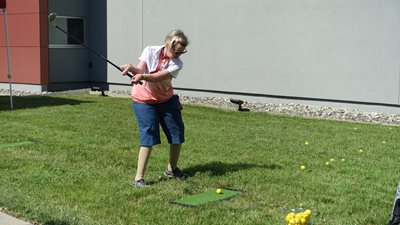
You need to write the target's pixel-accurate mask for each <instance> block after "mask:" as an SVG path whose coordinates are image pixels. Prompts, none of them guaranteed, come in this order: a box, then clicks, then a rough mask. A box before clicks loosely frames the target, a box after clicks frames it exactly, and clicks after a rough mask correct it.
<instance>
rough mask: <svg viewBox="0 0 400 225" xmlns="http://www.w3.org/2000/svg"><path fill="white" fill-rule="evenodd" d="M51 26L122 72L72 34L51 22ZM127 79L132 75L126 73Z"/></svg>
mask: <svg viewBox="0 0 400 225" xmlns="http://www.w3.org/2000/svg"><path fill="white" fill-rule="evenodd" d="M51 24H53V25H54V26H55V27H56V28H57V29H58V30H60V31H61V32H63V33H64V34H66V35H68V37H70V38H72V39H74V41H76V42H78V43H79V44H81V45H83V46H84V47H85V48H87V49H89V50H90V51H91V52H93V53H94V54H95V55H97V56H98V57H100V58H101V59H103V60H105V61H106V62H108V63H110V64H111V65H112V66H114V67H115V68H117V69H118V70H119V71H121V72H122V69H121V68H120V67H119V66H117V65H115V64H114V63H113V62H111V61H110V60H108V59H107V58H106V57H104V56H102V55H100V54H99V53H97V52H96V51H95V50H93V49H91V48H90V47H88V46H87V45H85V44H84V43H83V42H82V41H81V40H79V39H78V38H76V37H75V36H73V35H72V34H70V33H68V32H67V31H65V30H63V29H61V28H60V27H59V26H57V25H56V24H54V23H53V22H51ZM126 75H127V76H128V77H130V78H132V77H133V75H131V74H129V73H127V74H126Z"/></svg>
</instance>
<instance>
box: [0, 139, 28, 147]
mask: <svg viewBox="0 0 400 225" xmlns="http://www.w3.org/2000/svg"><path fill="white" fill-rule="evenodd" d="M33 143H34V142H32V141H21V142H16V143H9V144H0V148H8V147H14V146H20V145H30V144H33Z"/></svg>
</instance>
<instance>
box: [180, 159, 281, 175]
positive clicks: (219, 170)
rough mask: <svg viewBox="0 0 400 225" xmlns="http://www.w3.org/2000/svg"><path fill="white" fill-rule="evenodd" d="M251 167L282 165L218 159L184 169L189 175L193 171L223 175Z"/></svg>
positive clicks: (264, 167)
mask: <svg viewBox="0 0 400 225" xmlns="http://www.w3.org/2000/svg"><path fill="white" fill-rule="evenodd" d="M251 168H263V169H268V170H276V169H277V170H279V169H282V166H280V165H277V164H269V165H260V164H256V163H224V162H220V161H214V162H210V163H207V164H203V165H197V166H193V167H188V168H185V170H184V171H185V172H186V173H188V174H189V176H193V175H194V174H195V173H206V172H211V176H223V175H225V174H227V173H231V172H236V171H240V170H246V169H251Z"/></svg>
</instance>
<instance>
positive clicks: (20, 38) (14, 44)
mask: <svg viewBox="0 0 400 225" xmlns="http://www.w3.org/2000/svg"><path fill="white" fill-rule="evenodd" d="M0 16H1V18H0V82H8V79H7V57H6V56H7V55H6V47H5V46H6V42H5V30H4V15H3V13H2V12H1V14H0ZM7 22H8V24H7V25H8V34H9V36H8V39H9V46H10V62H11V76H12V82H14V83H21V84H47V83H48V76H49V75H48V21H47V0H12V1H7Z"/></svg>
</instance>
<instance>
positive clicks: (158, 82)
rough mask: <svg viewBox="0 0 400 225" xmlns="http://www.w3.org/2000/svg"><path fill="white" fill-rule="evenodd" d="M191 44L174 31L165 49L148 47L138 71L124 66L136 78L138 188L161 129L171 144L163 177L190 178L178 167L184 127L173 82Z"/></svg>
mask: <svg viewBox="0 0 400 225" xmlns="http://www.w3.org/2000/svg"><path fill="white" fill-rule="evenodd" d="M188 44H189V40H188V38H187V37H186V35H185V34H184V33H183V32H182V31H181V30H173V31H171V32H170V33H169V34H168V35H167V36H166V37H165V41H164V45H162V46H148V47H146V48H145V49H144V50H143V52H142V54H141V56H140V57H139V63H138V65H137V66H136V67H134V66H132V65H131V64H125V65H122V66H121V69H122V70H123V71H122V74H123V75H126V74H127V73H128V72H131V73H133V74H134V77H133V78H132V79H131V83H132V93H131V98H132V106H133V110H134V112H135V116H136V120H137V123H138V126H139V131H140V149H139V156H138V163H137V171H136V176H135V179H134V181H133V185H134V186H135V187H145V186H146V183H145V180H144V174H145V170H146V166H147V163H148V161H149V158H150V154H151V151H152V148H153V146H154V145H157V144H160V143H161V141H160V130H159V127H160V125H161V127H162V129H163V130H164V133H165V135H166V137H167V139H168V142H169V144H170V158H169V163H168V165H167V168H166V169H165V171H164V175H165V176H167V177H176V178H181V179H185V178H187V177H188V175H187V174H185V173H183V172H182V171H181V170H180V169H179V168H178V167H177V164H178V159H179V154H180V152H181V145H182V143H183V142H184V124H183V121H182V115H181V111H180V109H181V108H180V103H179V97H178V96H177V95H174V94H173V87H172V83H171V82H172V78H177V76H178V73H179V71H180V70H181V69H182V67H183V62H182V60H181V59H180V58H179V56H181V55H182V54H184V53H186V52H187V50H186V46H187V45H188Z"/></svg>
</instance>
